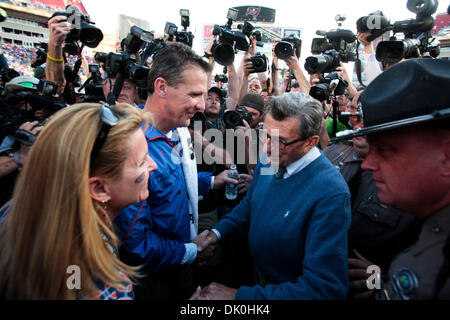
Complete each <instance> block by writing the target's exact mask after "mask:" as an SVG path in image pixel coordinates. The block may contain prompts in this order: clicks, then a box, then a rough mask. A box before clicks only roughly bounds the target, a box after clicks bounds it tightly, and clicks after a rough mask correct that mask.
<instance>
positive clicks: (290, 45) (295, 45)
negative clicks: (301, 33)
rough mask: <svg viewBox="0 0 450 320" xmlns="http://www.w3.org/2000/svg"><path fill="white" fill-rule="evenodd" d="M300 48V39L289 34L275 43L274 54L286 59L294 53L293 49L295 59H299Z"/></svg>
mask: <svg viewBox="0 0 450 320" xmlns="http://www.w3.org/2000/svg"><path fill="white" fill-rule="evenodd" d="M301 48H302V40H300V39H299V38H297V37H296V36H294V35H293V34H291V35H289V36H288V37H286V38H282V39H281V41H280V42H278V43H277V45H276V46H275V55H276V56H277V57H278V58H279V59H281V60H286V59H289V58H290V57H291V56H293V55H294V50H295V53H296V56H297V59H300V53H301Z"/></svg>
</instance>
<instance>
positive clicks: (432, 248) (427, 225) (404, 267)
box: [377, 206, 450, 300]
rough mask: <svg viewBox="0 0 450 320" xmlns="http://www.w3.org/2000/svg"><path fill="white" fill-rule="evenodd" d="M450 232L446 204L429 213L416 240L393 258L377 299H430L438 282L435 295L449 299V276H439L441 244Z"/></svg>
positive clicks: (442, 254)
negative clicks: (439, 277)
mask: <svg viewBox="0 0 450 320" xmlns="http://www.w3.org/2000/svg"><path fill="white" fill-rule="evenodd" d="M449 235H450V206H447V207H446V208H444V209H442V210H440V211H438V212H436V213H434V214H433V215H431V216H430V217H428V218H427V219H426V220H425V222H424V224H423V227H422V230H421V232H420V235H419V240H418V241H417V242H416V243H415V244H414V245H413V246H411V247H409V248H408V249H406V250H404V251H403V252H401V253H400V254H398V255H397V256H396V257H395V258H394V260H393V261H392V264H391V268H390V269H389V280H388V281H387V282H384V283H383V288H382V290H381V291H380V292H378V294H377V299H392V300H397V299H400V300H422V299H432V298H433V295H434V289H435V286H436V285H437V284H440V285H441V286H442V288H441V289H440V291H439V294H438V295H437V297H436V298H438V299H445V300H448V299H450V281H449V280H448V277H444V279H441V280H438V274H439V272H440V271H441V267H442V266H443V264H444V259H445V255H444V251H443V248H444V245H445V244H446V242H447V238H448V237H449ZM449 258H450V257H446V259H449Z"/></svg>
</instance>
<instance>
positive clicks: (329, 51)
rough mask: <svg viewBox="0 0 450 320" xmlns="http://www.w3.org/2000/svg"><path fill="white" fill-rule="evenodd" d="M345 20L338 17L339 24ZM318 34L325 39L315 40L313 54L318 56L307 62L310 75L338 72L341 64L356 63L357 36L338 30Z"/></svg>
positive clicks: (350, 32)
mask: <svg viewBox="0 0 450 320" xmlns="http://www.w3.org/2000/svg"><path fill="white" fill-rule="evenodd" d="M344 20H345V17H344V16H340V15H337V16H336V21H337V22H338V23H339V22H341V21H344ZM339 25H341V24H340V23H339ZM316 34H317V35H321V36H323V38H314V39H313V42H312V45H311V52H312V53H313V54H318V55H313V56H310V57H308V58H306V60H305V69H306V71H308V73H309V74H314V73H330V72H333V71H336V68H337V67H339V66H340V62H344V63H347V62H349V61H355V59H356V35H355V34H354V33H353V32H352V31H350V30H345V29H339V28H338V29H334V30H331V31H329V32H324V31H320V30H318V31H317V32H316Z"/></svg>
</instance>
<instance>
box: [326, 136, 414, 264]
mask: <svg viewBox="0 0 450 320" xmlns="http://www.w3.org/2000/svg"><path fill="white" fill-rule="evenodd" d="M324 153H325V155H326V156H327V157H328V159H329V160H330V161H331V163H333V165H335V167H336V168H337V169H338V170H339V171H340V172H341V174H342V175H343V177H344V179H345V181H346V182H347V184H348V185H349V189H350V192H351V195H352V198H351V201H352V222H351V226H350V229H349V230H348V242H349V245H348V248H349V257H354V256H355V255H354V253H353V250H356V251H358V253H359V254H361V255H362V256H363V257H365V258H366V259H367V260H369V261H371V262H373V263H374V264H376V265H378V266H379V267H381V269H382V270H388V268H389V265H390V262H391V261H392V259H393V257H394V256H395V255H396V254H398V253H399V252H401V251H402V250H404V249H405V248H407V247H409V246H411V245H412V244H413V243H415V242H416V241H417V236H418V234H419V232H420V226H421V223H420V221H419V219H417V218H416V217H414V216H412V215H410V214H407V213H403V212H400V211H398V210H396V209H394V208H393V207H390V206H387V205H385V204H383V203H381V202H380V200H379V198H378V193H379V190H378V188H377V187H376V183H375V181H374V179H373V176H372V172H371V171H367V170H362V169H361V163H362V159H361V158H360V157H359V156H358V155H357V154H356V152H355V151H354V149H353V147H352V146H350V145H346V144H342V143H341V144H335V145H332V146H330V147H328V148H326V149H325V151H324Z"/></svg>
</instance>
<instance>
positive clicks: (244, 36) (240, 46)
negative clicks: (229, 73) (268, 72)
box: [212, 8, 262, 66]
mask: <svg viewBox="0 0 450 320" xmlns="http://www.w3.org/2000/svg"><path fill="white" fill-rule="evenodd" d="M237 15H238V11H237V10H236V9H233V8H230V9H228V15H227V19H228V22H227V24H226V25H223V26H219V25H215V26H214V29H213V35H215V36H219V40H218V41H216V42H215V43H214V45H213V47H212V55H213V57H214V59H215V60H216V61H217V63H219V64H220V65H223V66H229V65H231V64H232V63H233V62H234V55H235V50H241V51H247V50H248V49H249V48H250V40H252V39H253V38H254V39H256V41H257V45H258V46H262V44H261V43H258V42H259V41H261V32H259V31H255V27H254V26H253V25H252V24H250V23H249V22H245V23H244V24H240V25H239V26H238V29H240V30H241V31H237V30H232V29H231V26H232V24H233V21H236V19H237Z"/></svg>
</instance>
